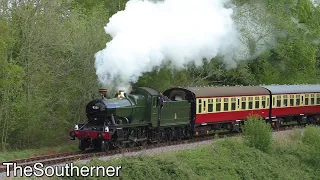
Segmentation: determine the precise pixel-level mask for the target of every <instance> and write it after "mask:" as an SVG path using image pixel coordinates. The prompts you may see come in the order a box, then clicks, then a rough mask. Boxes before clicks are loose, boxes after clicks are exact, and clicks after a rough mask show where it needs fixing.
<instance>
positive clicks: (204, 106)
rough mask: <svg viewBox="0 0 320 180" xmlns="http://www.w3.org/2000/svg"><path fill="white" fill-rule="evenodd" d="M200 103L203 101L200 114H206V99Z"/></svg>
mask: <svg viewBox="0 0 320 180" xmlns="http://www.w3.org/2000/svg"><path fill="white" fill-rule="evenodd" d="M202 101H203V106H202V112H203V113H207V111H208V110H207V103H208V102H207V101H208V99H202Z"/></svg>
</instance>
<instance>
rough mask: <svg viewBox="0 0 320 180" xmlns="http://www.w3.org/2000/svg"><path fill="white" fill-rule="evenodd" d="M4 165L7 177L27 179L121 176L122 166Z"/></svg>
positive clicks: (11, 163)
mask: <svg viewBox="0 0 320 180" xmlns="http://www.w3.org/2000/svg"><path fill="white" fill-rule="evenodd" d="M2 165H3V166H4V167H5V168H6V176H7V177H10V175H12V174H11V171H13V176H14V177H16V176H21V177H23V176H25V177H31V176H35V177H41V176H47V177H52V176H57V177H73V176H77V177H79V176H81V177H88V176H91V177H93V176H97V177H99V176H108V177H113V176H117V177H119V176H120V169H121V168H122V167H121V166H115V167H114V166H108V167H104V166H91V167H88V166H82V167H78V166H75V165H73V163H70V164H65V165H64V166H60V167H59V166H47V167H45V166H44V165H43V164H42V163H35V164H34V165H33V166H19V165H17V163H13V162H3V163H2Z"/></svg>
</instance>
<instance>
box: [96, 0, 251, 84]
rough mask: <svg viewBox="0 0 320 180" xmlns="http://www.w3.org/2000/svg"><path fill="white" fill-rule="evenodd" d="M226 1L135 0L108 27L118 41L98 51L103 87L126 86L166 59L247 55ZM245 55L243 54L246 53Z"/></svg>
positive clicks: (182, 62)
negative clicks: (153, 0)
mask: <svg viewBox="0 0 320 180" xmlns="http://www.w3.org/2000/svg"><path fill="white" fill-rule="evenodd" d="M227 3H229V2H228V1H226V0H165V1H161V2H151V1H139V0H131V1H129V2H128V3H127V4H126V8H125V10H124V11H119V12H118V13H116V14H115V15H113V16H112V17H111V18H110V21H109V23H108V24H107V25H106V27H105V31H106V33H107V34H110V35H111V37H112V40H111V41H110V42H108V43H107V44H106V48H105V49H103V50H101V51H99V52H97V53H96V55H95V58H96V61H95V68H96V74H97V76H98V80H99V82H100V83H101V84H102V85H103V86H108V87H110V86H111V87H115V86H117V87H122V89H126V88H128V87H130V86H129V82H136V81H137V80H138V78H139V76H141V75H142V73H144V72H148V71H151V70H152V69H153V68H154V67H156V66H159V65H161V64H162V63H164V62H166V61H169V60H170V61H171V62H172V64H173V65H174V67H175V68H183V66H184V65H185V64H186V63H188V62H194V63H195V64H196V65H201V64H202V59H203V58H208V59H210V58H213V57H215V56H217V55H221V56H224V57H225V62H226V63H227V64H232V61H234V60H239V59H243V58H245V56H246V52H247V50H246V47H244V45H243V44H242V43H240V40H239V39H240V33H239V32H238V31H237V28H236V26H235V23H234V21H233V19H232V15H233V10H232V9H231V8H227V7H226V6H225V5H226V4H227ZM240 55H242V56H240Z"/></svg>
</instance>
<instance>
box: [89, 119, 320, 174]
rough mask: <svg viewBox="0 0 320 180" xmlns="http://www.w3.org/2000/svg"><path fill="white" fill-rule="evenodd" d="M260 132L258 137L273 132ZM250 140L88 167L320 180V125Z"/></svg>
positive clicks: (125, 171) (129, 171)
mask: <svg viewBox="0 0 320 180" xmlns="http://www.w3.org/2000/svg"><path fill="white" fill-rule="evenodd" d="M254 123H256V122H254ZM254 123H253V124H254ZM256 124H257V123H256ZM248 129H249V128H247V130H248ZM257 132H258V131H256V132H254V133H255V137H259V136H260V137H263V136H265V135H267V134H268V133H271V131H263V133H261V134H259V133H257ZM261 132H262V131H261ZM251 135H252V134H251ZM245 137H248V136H245ZM248 141H250V140H248V138H247V139H246V138H244V140H242V139H240V138H234V137H231V138H225V139H221V140H219V141H213V144H212V145H208V146H203V147H199V148H197V149H192V150H182V151H179V152H170V153H163V154H159V155H151V156H136V157H126V158H119V159H113V160H110V161H107V162H104V161H100V160H97V159H94V160H92V161H91V162H90V163H88V164H86V165H87V166H98V165H102V166H110V165H113V166H122V169H121V171H120V178H121V179H319V177H320V170H319V168H318V167H320V156H319V151H318V150H319V149H320V127H312V126H310V127H307V128H305V129H304V130H303V133H302V131H301V130H299V129H296V130H293V131H291V132H288V133H287V132H283V133H282V132H281V133H280V134H279V135H277V136H274V137H273V138H272V139H271V141H269V143H265V142H264V143H262V144H261V145H260V146H252V143H248ZM256 142H257V141H256ZM269 146H270V147H269ZM260 147H269V149H268V150H267V151H265V149H264V148H262V149H261V150H259V149H260ZM102 178H103V177H95V178H94V179H102ZM89 179H90V177H89Z"/></svg>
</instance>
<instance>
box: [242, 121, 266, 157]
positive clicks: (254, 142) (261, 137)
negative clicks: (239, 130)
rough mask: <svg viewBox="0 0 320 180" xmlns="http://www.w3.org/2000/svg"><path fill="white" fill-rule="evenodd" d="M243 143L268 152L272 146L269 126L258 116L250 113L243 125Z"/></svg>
mask: <svg viewBox="0 0 320 180" xmlns="http://www.w3.org/2000/svg"><path fill="white" fill-rule="evenodd" d="M243 134H244V137H245V144H246V145H248V146H249V147H254V148H257V149H259V150H261V151H263V152H268V151H269V150H271V147H272V129H271V126H270V125H269V124H267V123H265V121H264V120H263V119H261V117H260V116H256V115H250V116H249V117H248V118H247V120H246V121H245V124H244V127H243Z"/></svg>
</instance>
